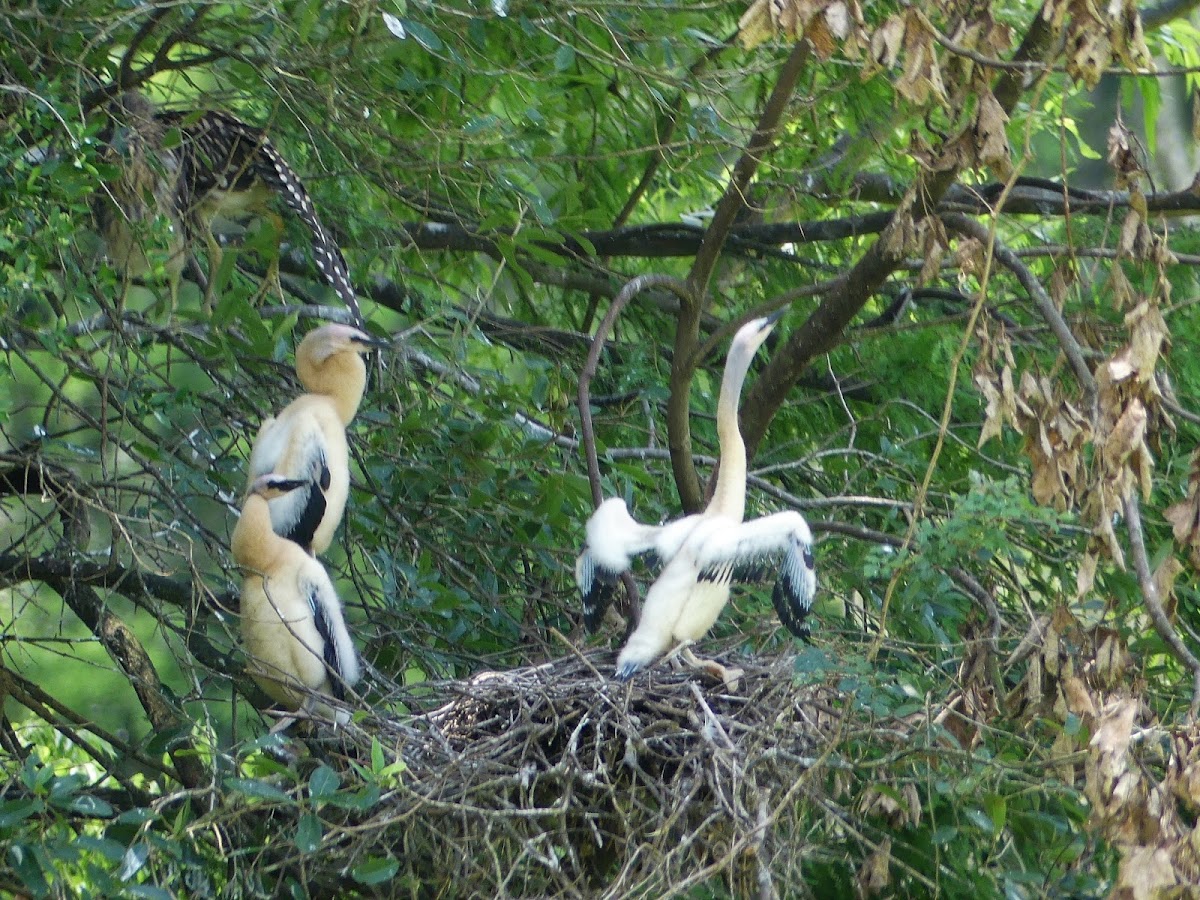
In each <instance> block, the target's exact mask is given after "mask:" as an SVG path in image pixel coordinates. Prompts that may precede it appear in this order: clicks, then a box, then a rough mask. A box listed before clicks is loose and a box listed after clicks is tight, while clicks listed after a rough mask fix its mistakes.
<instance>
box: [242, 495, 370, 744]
mask: <svg viewBox="0 0 1200 900" xmlns="http://www.w3.org/2000/svg"><path fill="white" fill-rule="evenodd" d="M305 485H306V482H303V481H300V480H297V479H289V478H284V477H282V476H280V475H277V474H274V473H271V474H267V475H262V476H260V477H258V478H256V479H255V480H254V481H253V482H252V483H251V485H250V491H249V493H248V494H247V496H246V501H245V504H244V505H243V507H242V515H241V517H240V518H239V519H238V523H237V526H236V527H235V528H234V530H233V539H232V541H231V549H232V551H233V558H234V559H235V560H236V561H237V564H238V565H239V566H240V567H241V568H242V570H243V574H244V579H243V581H242V602H241V614H242V641H243V643H244V645H245V650H246V655H247V657H248V666H247V667H248V669H249V672H250V674H251V676H252V677H253V678H254V680H255V681H256V682H258V684H259V686H260V687H261V688H262V689H263V690H264V691H265V692H266V693H267V694H268V695H269V696H270V697H271V698H272V699H273V700H276V701H278V702H279V703H281V704H283V705H284V706H285V707H286V708H287V709H289V710H301V709H302V710H304V711H306V712H311V713H317V714H319V715H321V716H324V717H327V718H330V719H333V720H334V721H335V722H338V723H339V724H344V723H346V722H348V721H349V719H350V716H349V713H348V712H347V711H346V710H344V709H335V708H334V707H333V706H331V705H330V704H327V703H323V702H322V701H321V700H320V698H319V696H318V695H320V694H324V695H326V696H327V697H331V698H333V699H336V700H344V699H345V697H346V688H347V687H350V686H352V685H354V684H355V683H356V682H357V681H358V679H359V674H360V671H359V662H358V654H357V653H356V652H355V650H354V643H353V641H352V640H351V639H350V632H349V631H348V630H347V629H346V622H345V619H344V617H343V615H342V604H341V601H340V600H339V599H338V596H337V591H336V590H334V587H333V582H331V581H330V580H329V574H328V573H327V572H326V571H325V567H324V566H323V565H321V563H320V562H318V561H317V560H316V559H315V558H314V557H312V556H310V555H309V554H308V553H306V552H305V551H304V549H303V548H301V547H300V545H299V544H296V543H295V542H293V541H290V540H288V539H287V538H284V537H281V536H280V535H278V534H276V533H275V532H274V530H273V529H272V528H271V515H270V511H269V509H268V506H267V504H268V501H269V500H270V499H271V498H272V497H280V496H285V495H286V494H288V493H291V492H294V491H297V490H300V489H301V488H303V487H304V486H305ZM313 692H315V693H313ZM286 724H288V721H285V722H283V723H281V726H285V725H286Z"/></svg>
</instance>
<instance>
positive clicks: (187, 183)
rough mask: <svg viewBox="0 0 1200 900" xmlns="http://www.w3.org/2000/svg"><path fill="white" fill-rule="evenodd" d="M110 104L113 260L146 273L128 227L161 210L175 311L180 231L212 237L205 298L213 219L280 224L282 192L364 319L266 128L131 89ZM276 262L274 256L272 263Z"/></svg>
mask: <svg viewBox="0 0 1200 900" xmlns="http://www.w3.org/2000/svg"><path fill="white" fill-rule="evenodd" d="M108 112H109V116H110V118H111V124H110V125H109V127H108V128H106V129H105V130H104V132H102V134H101V139H102V140H103V141H104V142H105V143H106V144H107V145H108V152H107V156H108V158H109V160H110V161H111V162H113V163H115V164H116V165H118V166H120V168H121V174H120V177H118V178H117V179H115V180H114V181H113V182H112V184H111V185H110V187H109V197H110V198H111V200H112V201H114V203H111V204H110V203H105V202H101V203H99V204H97V206H96V214H97V218H98V219H99V224H100V230H101V232H102V233H103V235H104V238H105V241H106V243H107V245H108V252H109V255H110V256H111V257H112V259H113V262H114V263H115V264H116V265H117V266H119V267H120V268H122V269H123V270H124V271H125V272H126V273H127V274H128V275H130V276H140V275H143V274H145V273H146V271H147V270H148V268H149V266H148V263H147V260H146V257H145V254H144V253H143V252H142V249H141V247H140V245H139V240H140V239H141V238H140V236H139V235H137V234H136V233H134V231H135V229H136V228H137V227H138V223H140V222H144V221H146V220H153V219H154V218H155V217H157V216H163V217H165V218H166V219H167V221H168V222H169V223H170V238H169V240H170V247H169V248H168V249H169V251H170V252H169V255H168V258H167V265H166V268H167V273H168V275H169V278H170V289H171V304H172V310H174V305H175V297H176V294H177V292H178V285H179V278H180V275H181V273H182V271H183V267H184V262H185V246H184V244H185V239H186V238H191V237H195V236H199V237H202V238H203V240H204V242H205V243H206V244H207V246H208V253H209V272H208V280H209V284H208V286H207V287H206V289H205V298H204V301H205V306H206V307H208V306H210V305H211V301H212V296H211V291H212V282H213V281H214V280H215V279H216V277H217V270H218V269H219V268H220V265H221V258H222V250H221V244H220V241H218V240H217V238H216V236H215V235H214V234H213V223H214V221H215V220H216V219H218V218H221V219H245V218H248V217H252V216H257V215H264V214H265V215H266V216H267V218H268V219H269V221H270V222H271V224H272V225H273V227H274V229H275V231H276V232H277V233H282V227H283V222H282V219H280V218H279V216H278V215H277V214H275V213H273V212H271V211H270V206H271V205H272V203H273V201H274V200H275V198H278V199H279V200H281V201H282V202H283V205H284V206H286V207H287V208H288V210H290V211H291V212H292V213H294V214H295V215H296V216H297V217H298V218H299V219H300V220H301V221H302V222H303V223H304V226H305V227H306V228H307V229H308V232H309V234H310V235H311V238H312V251H313V258H314V259H315V260H316V263H317V268H318V269H319V270H320V272H321V275H322V276H324V278H325V280H326V281H327V282H328V283H329V285H330V286H331V287H332V288H333V289H334V291H336V292H337V295H338V297H340V298H341V300H342V302H343V303H345V304H346V306H347V307H348V308H349V310H350V314H351V316H352V317H353V319H354V323H355V324H356V325H358V326H359V327H362V326H363V317H362V311H361V310H360V309H359V305H358V297H357V295H356V294H355V291H354V285H353V284H352V283H351V281H350V270H349V268H348V267H347V265H346V259H345V257H344V256H343V255H342V251H341V250H340V249H339V248H338V245H337V242H336V241H335V240H334V238H333V235H331V234H330V233H329V231H328V229H326V228H325V225H324V224H323V223H322V222H321V219H320V217H319V216H318V215H317V210H316V207H315V206H314V205H313V202H312V198H311V197H310V196H309V194H308V191H307V189H306V188H305V187H304V182H303V181H301V180H300V176H299V175H298V174H296V172H295V170H294V169H292V167H291V166H289V165H288V163H287V160H285V159H284V158H283V157H282V156H281V155H280V153H279V151H278V150H276V149H275V147H274V145H273V144H272V143H271V141H270V140H269V139H268V138H267V135H266V132H265V131H264V130H263V129H261V128H256V127H255V126H253V125H248V124H246V123H245V122H243V121H241V120H240V119H237V118H235V117H234V116H231V115H229V114H228V113H224V112H219V111H216V110H203V111H189V112H181V111H170V110H160V109H158V108H157V107H155V105H154V104H153V103H151V102H150V100H149V99H148V98H146V97H145V96H143V95H142V94H139V93H137V92H136V91H126V92H125V93H122V94H120V95H118V96H117V97H116V98H114V99H113V101H112V102H111V103H110V104H109V107H108ZM130 226H133V228H132V229H131V227H130ZM277 266H278V261H277V260H274V259H273V260H272V261H271V269H272V272H274V271H276V270H277Z"/></svg>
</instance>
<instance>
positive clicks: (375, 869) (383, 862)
mask: <svg viewBox="0 0 1200 900" xmlns="http://www.w3.org/2000/svg"><path fill="white" fill-rule="evenodd" d="M398 871H400V863H398V862H397V861H396V860H394V859H386V858H381V857H377V856H373V857H371V858H369V859H367V860H366V861H365V862H363V863H360V864H359V865H357V866H355V867H354V869H353V870H352V871H351V872H350V875H351V876H352V877H353V878H354V880H355V881H357V882H358V883H359V884H383V883H384V882H385V881H391V880H392V878H393V877H394V876H395V874H396V873H397V872H398Z"/></svg>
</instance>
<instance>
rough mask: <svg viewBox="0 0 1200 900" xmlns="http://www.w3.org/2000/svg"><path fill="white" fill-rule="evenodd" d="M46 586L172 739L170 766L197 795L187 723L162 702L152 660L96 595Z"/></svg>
mask: <svg viewBox="0 0 1200 900" xmlns="http://www.w3.org/2000/svg"><path fill="white" fill-rule="evenodd" d="M46 584H47V585H49V586H50V587H52V588H53V589H54V590H55V591H57V592H58V594H59V596H61V597H62V598H63V601H64V602H65V603H66V604H67V605H68V606H69V607H71V609H72V611H73V612H74V613H75V615H77V616H78V617H79V618H80V620H81V621H82V622H83V623H84V624H85V625H86V626H87V627H88V630H90V631H91V632H92V634H94V635H96V637H98V638H99V639H100V643H101V644H102V645H103V647H104V649H105V650H107V651H108V655H109V656H111V657H112V658H113V661H114V662H116V664H117V665H118V666H120V667H121V671H122V672H124V673H125V676H126V677H127V678H128V679H129V683H130V684H131V685H132V686H133V690H134V693H136V694H137V698H138V700H139V701H140V702H141V704H142V709H144V710H145V711H146V717H147V718H148V719H149V720H150V725H151V727H153V728H154V730H155V731H156V732H159V733H162V732H169V733H174V734H175V735H176V738H175V740H173V741H172V742H171V744H170V746H169V747H168V748H167V753H168V754H169V755H170V757H171V761H172V762H173V763H174V764H175V772H176V773H177V775H178V778H179V781H180V783H181V784H183V786H184V787H186V788H188V789H190V790H198V789H199V788H201V787H203V786H204V785H205V784H207V783H209V781H210V778H209V776H208V773H207V772H206V771H205V769H204V765H203V763H201V761H200V756H199V754H198V753H197V751H196V747H195V745H194V744H193V743H192V738H191V730H192V723H191V721H190V720H189V719H188V718H187V717H186V716H184V715H183V714H182V713H180V712H179V711H178V710H176V709H175V708H174V706H173V705H172V704H171V702H170V701H169V700H168V699H167V695H166V693H165V692H164V690H163V686H162V681H161V680H160V679H159V677H158V671H157V670H156V669H155V667H154V662H153V660H151V659H150V655H149V654H148V653H147V652H146V650H145V648H144V647H143V646H142V643H141V641H139V640H138V639H137V636H136V635H135V634H134V633H133V631H132V630H131V629H130V628H129V626H128V625H126V624H125V623H124V622H123V621H121V620H120V619H119V618H118V617H117V616H114V615H113V614H112V613H111V612H109V611H108V609H107V608H106V607H105V605H104V601H103V600H101V599H100V595H99V594H97V593H96V592H95V591H94V590H93V589H92V588H90V587H88V586H87V585H85V584H81V583H79V582H78V581H76V580H74V579H71V578H50V579H46Z"/></svg>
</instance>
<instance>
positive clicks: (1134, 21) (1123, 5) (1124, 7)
mask: <svg viewBox="0 0 1200 900" xmlns="http://www.w3.org/2000/svg"><path fill="white" fill-rule="evenodd" d="M1043 15H1044V16H1045V17H1046V19H1047V20H1048V21H1050V22H1052V23H1053V24H1055V25H1056V26H1061V25H1062V24H1063V23H1064V22H1066V36H1067V46H1066V54H1067V72H1068V73H1069V74H1070V75H1071V77H1072V78H1075V79H1078V80H1080V81H1082V82H1083V83H1084V84H1086V85H1087V86H1088V87H1089V88H1094V87H1095V86H1096V85H1097V84H1098V83H1099V81H1100V76H1101V75H1103V74H1104V70H1105V69H1106V68H1108V66H1109V65H1110V64H1111V63H1112V61H1113V59H1114V58H1115V59H1116V60H1118V61H1120V62H1121V63H1122V64H1123V65H1125V66H1126V67H1128V68H1130V69H1137V70H1142V71H1151V72H1153V71H1154V61H1153V59H1152V58H1151V56H1150V49H1149V48H1148V47H1147V46H1146V35H1145V33H1144V32H1143V31H1142V20H1141V16H1139V15H1138V8H1137V3H1136V2H1134V0H1109V2H1108V3H1107V4H1105V5H1104V6H1100V5H1099V4H1097V3H1094V2H1092V0H1052V2H1051V3H1048V4H1047V5H1046V6H1045V7H1043ZM1068 19H1069V21H1067V20H1068Z"/></svg>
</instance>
